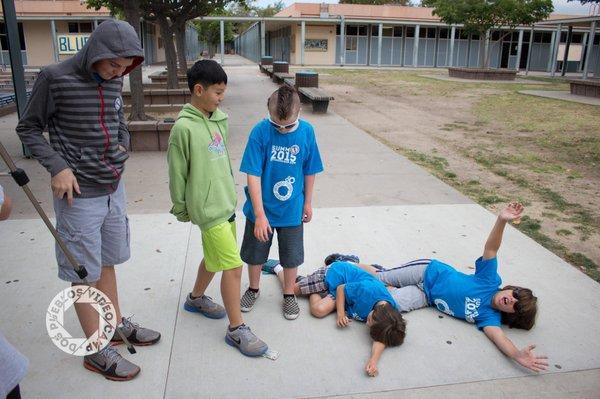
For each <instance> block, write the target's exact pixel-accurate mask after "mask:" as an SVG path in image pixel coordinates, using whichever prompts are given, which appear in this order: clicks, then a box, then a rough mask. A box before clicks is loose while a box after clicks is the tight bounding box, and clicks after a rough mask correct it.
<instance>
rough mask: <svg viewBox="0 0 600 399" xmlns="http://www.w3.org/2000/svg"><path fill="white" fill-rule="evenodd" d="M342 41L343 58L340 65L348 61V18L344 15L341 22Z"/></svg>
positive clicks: (341, 52)
mask: <svg viewBox="0 0 600 399" xmlns="http://www.w3.org/2000/svg"><path fill="white" fill-rule="evenodd" d="M340 42H341V44H342V49H341V50H342V51H340V54H341V58H342V59H341V60H340V65H341V66H344V64H345V63H346V20H345V19H344V17H343V16H342V21H341V23H340Z"/></svg>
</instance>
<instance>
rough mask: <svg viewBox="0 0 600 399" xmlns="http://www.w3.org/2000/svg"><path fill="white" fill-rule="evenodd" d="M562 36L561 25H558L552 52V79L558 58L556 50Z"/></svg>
mask: <svg viewBox="0 0 600 399" xmlns="http://www.w3.org/2000/svg"><path fill="white" fill-rule="evenodd" d="M561 36H562V24H558V28H556V38H555V40H554V52H553V54H554V55H553V56H552V72H551V73H550V76H552V77H554V75H556V58H557V57H558V48H559V46H560V37H561Z"/></svg>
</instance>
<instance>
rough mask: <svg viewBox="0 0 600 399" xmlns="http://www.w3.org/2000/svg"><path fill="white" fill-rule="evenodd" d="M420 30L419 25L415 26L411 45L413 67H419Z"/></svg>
mask: <svg viewBox="0 0 600 399" xmlns="http://www.w3.org/2000/svg"><path fill="white" fill-rule="evenodd" d="M420 30H421V25H416V26H415V40H414V44H413V67H418V66H419V31H420Z"/></svg>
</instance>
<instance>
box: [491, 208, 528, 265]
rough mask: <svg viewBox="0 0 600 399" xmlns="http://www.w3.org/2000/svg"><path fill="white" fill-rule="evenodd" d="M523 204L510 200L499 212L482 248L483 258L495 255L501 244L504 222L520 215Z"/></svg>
mask: <svg viewBox="0 0 600 399" xmlns="http://www.w3.org/2000/svg"><path fill="white" fill-rule="evenodd" d="M523 209H525V208H523V205H521V204H520V203H518V202H511V203H510V204H508V206H507V207H506V208H504V209H503V210H502V212H500V215H498V219H497V220H496V224H494V227H493V228H492V231H491V232H490V235H489V237H488V239H487V241H486V243H485V247H484V248H483V259H492V258H495V257H496V254H497V253H498V250H499V249H500V244H502V234H504V227H505V226H506V222H509V221H511V220H516V219H519V218H520V217H521V214H522V213H523Z"/></svg>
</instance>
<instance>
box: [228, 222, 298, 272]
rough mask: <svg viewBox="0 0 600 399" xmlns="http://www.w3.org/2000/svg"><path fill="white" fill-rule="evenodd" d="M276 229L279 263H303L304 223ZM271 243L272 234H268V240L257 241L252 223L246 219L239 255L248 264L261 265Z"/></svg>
mask: <svg viewBox="0 0 600 399" xmlns="http://www.w3.org/2000/svg"><path fill="white" fill-rule="evenodd" d="M273 230H275V231H277V244H278V246H279V263H280V264H281V266H282V267H284V268H294V267H298V266H300V265H301V264H303V263H304V225H303V224H302V223H301V224H300V225H299V226H293V227H275V228H273ZM272 243H273V234H269V241H267V242H262V241H258V239H257V238H256V236H255V235H254V223H252V221H251V220H249V219H246V227H245V229H244V241H243V242H242V249H241V250H240V257H241V258H242V260H243V261H244V262H246V263H247V264H249V265H262V264H263V263H265V262H266V261H267V259H268V258H269V251H270V250H271V244H272Z"/></svg>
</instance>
